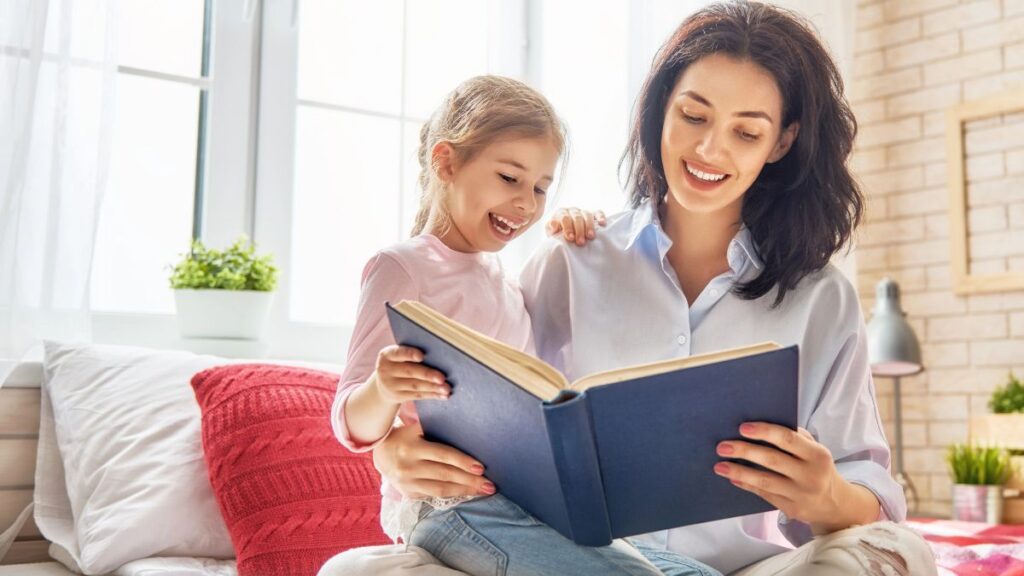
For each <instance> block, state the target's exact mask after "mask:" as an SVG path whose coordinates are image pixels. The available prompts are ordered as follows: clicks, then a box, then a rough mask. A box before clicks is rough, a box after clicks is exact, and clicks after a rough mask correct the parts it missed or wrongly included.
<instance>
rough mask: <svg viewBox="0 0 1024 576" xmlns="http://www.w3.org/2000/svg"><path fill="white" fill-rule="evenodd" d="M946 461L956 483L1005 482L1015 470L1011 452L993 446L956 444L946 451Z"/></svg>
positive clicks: (987, 483)
mask: <svg viewBox="0 0 1024 576" xmlns="http://www.w3.org/2000/svg"><path fill="white" fill-rule="evenodd" d="M946 462H947V463H949V468H950V471H951V472H952V473H953V482H954V483H956V484H985V485H999V484H1005V483H1006V481H1007V480H1008V479H1009V478H1010V474H1011V473H1012V472H1013V467H1012V465H1011V463H1010V453H1009V452H1008V451H1006V450H1005V449H1003V448H996V447H993V446H977V445H972V444H954V445H952V446H950V447H949V451H948V452H947V453H946Z"/></svg>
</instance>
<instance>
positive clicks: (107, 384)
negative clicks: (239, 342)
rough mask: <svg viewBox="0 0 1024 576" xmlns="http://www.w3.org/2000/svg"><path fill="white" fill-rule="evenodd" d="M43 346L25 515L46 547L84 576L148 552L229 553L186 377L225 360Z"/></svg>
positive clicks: (122, 349)
mask: <svg viewBox="0 0 1024 576" xmlns="http://www.w3.org/2000/svg"><path fill="white" fill-rule="evenodd" d="M44 350H45V359H44V361H43V385H42V393H43V394H42V404H43V406H42V410H41V422H40V437H39V453H38V455H37V465H36V489H35V502H36V506H35V520H36V524H37V525H38V526H39V530H40V532H41V533H42V534H43V536H45V537H46V538H47V539H48V540H50V541H51V542H53V543H54V545H55V546H53V547H51V554H52V555H53V556H54V557H56V558H58V559H59V560H61V561H62V562H64V563H65V564H67V565H68V568H69V569H71V570H75V571H81V572H84V573H86V574H105V573H107V572H111V571H113V570H115V569H117V568H118V567H119V566H121V565H122V564H125V563H127V562H130V561H133V560H138V559H141V558H148V557H151V556H195V557H212V558H231V557H233V556H234V550H233V548H232V546H231V539H230V537H229V535H228V531H227V528H226V527H225V525H224V520H223V519H222V518H221V515H220V511H219V509H218V508H217V502H216V500H215V499H214V496H213V491H212V489H211V488H210V482H209V479H208V477H207V473H206V464H205V462H204V461H203V450H202V440H201V436H200V411H199V406H198V404H197V403H196V401H195V396H194V395H193V393H192V387H191V385H190V384H189V382H190V380H191V378H192V376H193V375H194V374H195V373H196V372H199V371H201V370H204V369H206V368H209V367H211V366H215V365H219V364H229V363H233V362H232V361H229V360H225V359H223V358H217V357H215V356H200V355H196V354H192V353H188V352H178V351H156V350H147V349H143V348H129V347H122V346H99V345H87V344H65V343H55V342H46V343H45V344H44ZM235 362H237V361H235ZM50 407H52V415H51V413H50V412H49V408H50ZM54 440H56V448H57V449H59V454H58V452H57V449H55V448H54ZM54 548H57V549H56V550H55V549H54ZM61 548H62V549H63V550H60V549H61ZM54 552H57V553H54ZM60 552H65V553H64V554H61V553H60ZM71 560H73V562H71ZM72 563H74V564H77V566H73V565H71V564H72Z"/></svg>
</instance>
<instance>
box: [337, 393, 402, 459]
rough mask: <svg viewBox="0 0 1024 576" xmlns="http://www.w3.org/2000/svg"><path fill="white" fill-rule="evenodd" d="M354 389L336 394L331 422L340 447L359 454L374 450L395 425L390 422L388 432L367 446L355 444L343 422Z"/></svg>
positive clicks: (359, 443) (346, 424)
mask: <svg viewBox="0 0 1024 576" xmlns="http://www.w3.org/2000/svg"><path fill="white" fill-rule="evenodd" d="M355 389H356V387H355V386H352V387H351V388H349V389H347V390H345V391H343V392H341V393H340V394H338V397H337V398H336V399H335V400H334V419H333V420H334V435H335V436H337V437H338V441H339V442H341V445H342V446H344V447H345V448H346V449H347V450H348V451H349V452H354V453H357V454H358V453H361V452H370V451H372V450H373V449H374V448H376V447H377V446H378V445H379V444H380V443H381V442H383V441H384V439H385V438H387V437H388V436H389V435H390V434H391V431H392V430H394V429H395V423H394V422H392V423H391V427H390V428H388V431H387V432H385V433H384V435H383V436H381V437H380V438H378V439H377V440H376V441H375V442H371V443H369V444H364V443H361V442H356V441H355V440H354V439H353V438H352V435H351V434H350V433H349V430H348V422H347V421H346V420H345V404H346V403H347V402H348V398H349V396H351V395H352V392H353V391H355ZM395 421H396V422H397V421H398V418H397V417H396V418H395Z"/></svg>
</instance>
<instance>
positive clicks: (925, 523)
mask: <svg viewBox="0 0 1024 576" xmlns="http://www.w3.org/2000/svg"><path fill="white" fill-rule="evenodd" d="M907 525H908V526H910V527H911V528H913V529H914V530H917V532H919V533H920V534H921V535H922V536H924V539H925V540H927V541H928V543H929V544H930V545H931V547H932V552H933V553H934V554H935V562H936V564H938V566H939V576H967V575H968V574H970V575H971V576H1024V526H1010V525H1006V524H982V523H979V522H957V521H955V520H935V519H925V518H912V519H910V520H908V521H907Z"/></svg>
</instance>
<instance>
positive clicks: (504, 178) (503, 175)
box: [498, 172, 519, 184]
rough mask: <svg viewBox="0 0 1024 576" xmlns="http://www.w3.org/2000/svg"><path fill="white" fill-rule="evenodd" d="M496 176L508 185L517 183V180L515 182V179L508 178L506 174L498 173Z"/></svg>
mask: <svg viewBox="0 0 1024 576" xmlns="http://www.w3.org/2000/svg"><path fill="white" fill-rule="evenodd" d="M498 176H501V179H502V180H504V181H505V182H508V183H509V184H518V183H519V180H516V179H515V177H513V176H509V175H508V174H501V173H500V172H499V173H498Z"/></svg>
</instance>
